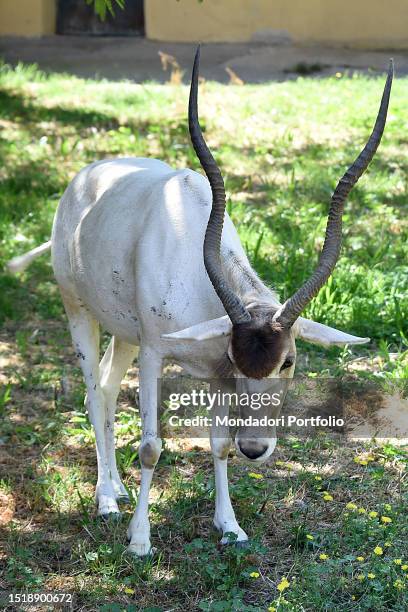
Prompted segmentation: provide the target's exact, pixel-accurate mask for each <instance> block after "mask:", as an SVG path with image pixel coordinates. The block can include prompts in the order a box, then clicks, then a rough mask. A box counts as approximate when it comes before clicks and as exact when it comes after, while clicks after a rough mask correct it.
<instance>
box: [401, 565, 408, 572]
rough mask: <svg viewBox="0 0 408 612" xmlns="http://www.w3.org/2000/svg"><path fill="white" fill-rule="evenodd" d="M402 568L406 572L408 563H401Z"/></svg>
mask: <svg viewBox="0 0 408 612" xmlns="http://www.w3.org/2000/svg"><path fill="white" fill-rule="evenodd" d="M401 569H402V570H404V572H406V571H407V570H408V565H407V564H406V563H404V565H401Z"/></svg>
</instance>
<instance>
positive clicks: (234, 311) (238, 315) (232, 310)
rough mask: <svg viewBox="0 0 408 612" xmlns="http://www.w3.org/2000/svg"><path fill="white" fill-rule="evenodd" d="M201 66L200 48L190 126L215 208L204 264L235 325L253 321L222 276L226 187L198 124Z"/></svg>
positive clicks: (192, 96) (193, 77)
mask: <svg viewBox="0 0 408 612" xmlns="http://www.w3.org/2000/svg"><path fill="white" fill-rule="evenodd" d="M199 65H200V47H198V48H197V51H196V55H195V59H194V66H193V74H192V77H191V87H190V99H189V104H188V127H189V130H190V137H191V142H192V144H193V147H194V150H195V152H196V154H197V157H198V159H199V160H200V163H201V166H202V167H203V170H204V172H205V173H206V175H207V178H208V180H209V182H210V186H211V192H212V208H211V213H210V218H209V220H208V225H207V230H206V232H205V238H204V264H205V268H206V270H207V273H208V276H209V277H210V280H211V282H212V284H213V287H214V289H215V291H216V293H217V295H218V297H219V298H220V300H221V302H222V304H223V306H224V308H225V310H226V312H227V314H228V316H229V318H230V319H231V322H232V323H233V324H240V323H245V322H248V321H250V320H251V315H250V314H249V312H248V311H247V309H246V308H245V306H244V305H243V303H242V302H241V300H240V299H239V297H238V296H237V295H235V293H234V292H233V291H232V289H231V288H230V287H229V286H228V284H227V283H226V281H225V278H224V275H223V273H222V268H221V258H220V248H221V234H222V228H223V225H224V214H225V187H224V181H223V178H222V176H221V172H220V169H219V168H218V166H217V164H216V162H215V160H214V158H213V156H212V155H211V152H210V150H209V148H208V147H207V145H206V142H205V140H204V137H203V134H202V132H201V128H200V123H199V121H198V110H197V95H198V71H199Z"/></svg>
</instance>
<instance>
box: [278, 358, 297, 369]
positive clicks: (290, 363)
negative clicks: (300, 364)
mask: <svg viewBox="0 0 408 612" xmlns="http://www.w3.org/2000/svg"><path fill="white" fill-rule="evenodd" d="M294 362H295V360H294V359H293V357H286V359H285V361H284V362H283V364H282V367H281V369H280V371H281V372H282V370H287V368H291V367H292V366H293V364H294Z"/></svg>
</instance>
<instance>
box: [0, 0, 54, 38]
mask: <svg viewBox="0 0 408 612" xmlns="http://www.w3.org/2000/svg"><path fill="white" fill-rule="evenodd" d="M55 7H56V2H55V0H0V35H15V36H41V35H43V34H54V33H55V16H56V8H55Z"/></svg>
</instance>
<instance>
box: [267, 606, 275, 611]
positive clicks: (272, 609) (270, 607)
mask: <svg viewBox="0 0 408 612" xmlns="http://www.w3.org/2000/svg"><path fill="white" fill-rule="evenodd" d="M268 612H276V608H275V606H269V608H268Z"/></svg>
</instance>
